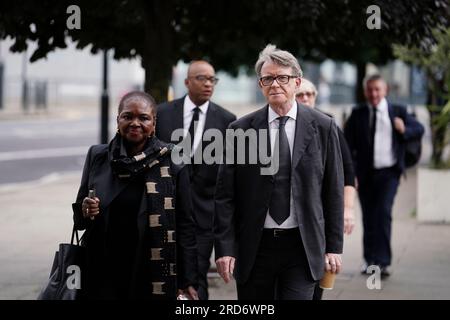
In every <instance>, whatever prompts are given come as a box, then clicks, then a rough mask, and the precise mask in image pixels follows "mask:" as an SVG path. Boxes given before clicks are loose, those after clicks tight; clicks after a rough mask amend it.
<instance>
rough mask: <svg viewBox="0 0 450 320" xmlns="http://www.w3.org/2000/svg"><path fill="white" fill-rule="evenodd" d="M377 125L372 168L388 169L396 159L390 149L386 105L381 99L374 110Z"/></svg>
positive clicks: (389, 122) (390, 126)
mask: <svg viewBox="0 0 450 320" xmlns="http://www.w3.org/2000/svg"><path fill="white" fill-rule="evenodd" d="M375 110H376V113H377V123H376V126H375V137H374V150H373V166H374V168H375V169H382V168H389V167H392V166H393V165H395V163H396V162H397V159H396V158H395V155H394V150H393V148H392V130H393V128H392V123H391V119H390V118H389V109H388V103H387V101H386V99H385V98H383V99H382V100H381V101H380V103H379V104H378V105H377V106H376V108H375Z"/></svg>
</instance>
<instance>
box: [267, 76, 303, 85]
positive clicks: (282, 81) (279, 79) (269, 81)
mask: <svg viewBox="0 0 450 320" xmlns="http://www.w3.org/2000/svg"><path fill="white" fill-rule="evenodd" d="M291 78H298V77H297V76H290V75H287V74H281V75H279V76H276V77H273V76H266V77H261V78H259V81H261V84H262V85H263V86H266V87H268V86H271V85H272V83H273V82H274V80H277V82H278V84H287V83H288V82H289V80H290V79H291Z"/></svg>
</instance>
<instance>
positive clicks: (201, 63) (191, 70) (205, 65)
mask: <svg viewBox="0 0 450 320" xmlns="http://www.w3.org/2000/svg"><path fill="white" fill-rule="evenodd" d="M203 69H210V70H212V72H213V73H215V71H214V68H213V66H212V65H211V64H210V63H209V62H208V61H205V60H194V61H191V63H189V67H188V70H187V76H188V77H191V76H195V74H196V73H197V72H199V70H200V71H202V70H203Z"/></svg>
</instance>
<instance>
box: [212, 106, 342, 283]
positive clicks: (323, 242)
mask: <svg viewBox="0 0 450 320" xmlns="http://www.w3.org/2000/svg"><path fill="white" fill-rule="evenodd" d="M267 117H268V106H266V107H265V108H262V109H260V110H258V111H256V112H253V113H251V114H249V115H247V116H245V117H243V118H241V119H239V120H237V121H235V122H233V123H232V124H231V125H230V128H232V129H243V130H247V129H256V130H259V129H266V130H267V129H268V120H267ZM295 130H296V131H295V142H294V148H293V154H292V177H291V183H292V194H293V199H294V208H295V214H296V216H297V220H298V223H299V230H300V235H301V238H302V242H303V245H304V247H305V251H306V256H307V259H308V264H309V269H310V271H311V274H312V277H313V278H314V279H315V280H318V279H320V278H321V277H322V275H323V272H324V255H325V253H341V252H342V247H343V216H344V212H343V210H344V204H343V190H344V179H343V168H342V157H341V150H340V147H339V138H338V134H337V129H336V124H335V122H334V120H333V119H331V118H330V117H328V116H327V115H324V114H323V113H321V112H318V111H316V110H313V109H310V108H307V107H305V106H303V105H299V106H298V109H297V121H296V129H295ZM259 138H261V137H259ZM266 139H269V137H268V136H267V137H266ZM269 141H270V139H269ZM258 145H259V143H258ZM246 153H247V155H248V144H247V145H246ZM258 153H259V152H258ZM262 167H264V165H263V164H261V163H258V164H235V165H233V164H224V165H221V166H220V169H219V175H218V181H217V191H216V197H215V198H216V215H215V219H216V222H215V240H216V242H215V250H216V258H219V257H223V256H234V257H236V265H235V274H234V275H235V278H236V280H237V281H238V283H244V282H245V281H246V280H247V279H248V277H249V275H250V273H251V270H252V267H253V264H254V262H255V257H256V253H257V250H258V247H259V243H260V240H261V236H262V231H263V228H264V222H265V218H266V215H267V212H268V208H269V204H270V198H271V194H272V189H273V186H274V178H273V176H271V175H261V171H260V169H261V168H262ZM299 245H301V244H299Z"/></svg>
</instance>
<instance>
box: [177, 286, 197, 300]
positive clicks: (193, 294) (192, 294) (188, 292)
mask: <svg viewBox="0 0 450 320" xmlns="http://www.w3.org/2000/svg"><path fill="white" fill-rule="evenodd" d="M180 295H181V296H184V297H186V298H188V300H198V294H197V290H195V289H194V287H193V286H189V287H187V288H186V289H184V290H181V289H178V294H177V296H180ZM179 300H184V299H180V298H179Z"/></svg>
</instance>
